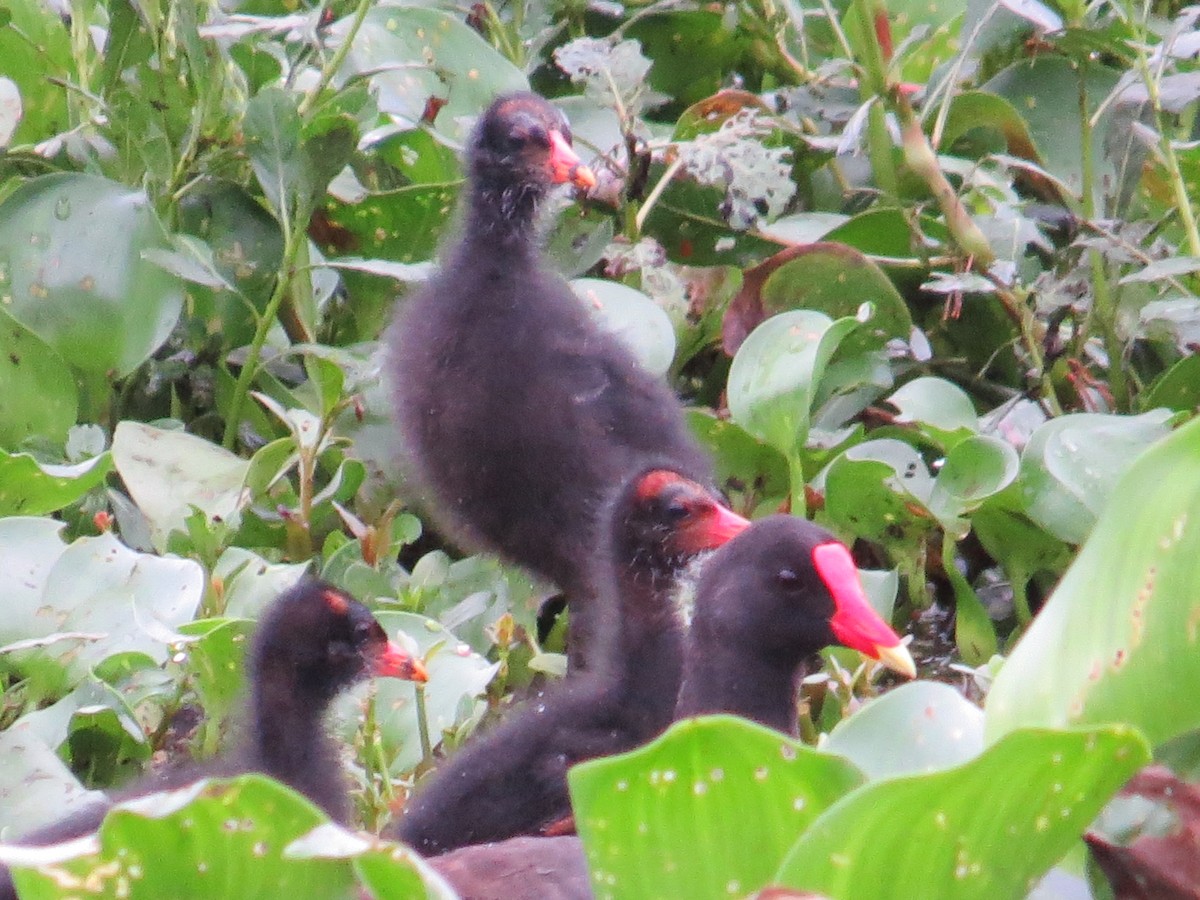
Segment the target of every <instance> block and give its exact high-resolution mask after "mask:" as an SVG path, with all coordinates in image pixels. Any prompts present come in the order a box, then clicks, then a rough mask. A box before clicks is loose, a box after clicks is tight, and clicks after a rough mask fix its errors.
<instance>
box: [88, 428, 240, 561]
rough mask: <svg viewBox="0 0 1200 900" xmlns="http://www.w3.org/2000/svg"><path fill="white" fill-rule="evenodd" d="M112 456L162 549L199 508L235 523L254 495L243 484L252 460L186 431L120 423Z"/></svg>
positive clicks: (114, 438)
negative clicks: (172, 533) (247, 491)
mask: <svg viewBox="0 0 1200 900" xmlns="http://www.w3.org/2000/svg"><path fill="white" fill-rule="evenodd" d="M112 456H113V462H114V464H115V465H116V468H117V472H118V473H120V475H121V479H122V480H123V481H124V482H125V486H126V487H127V488H128V489H129V495H130V496H131V497H132V498H133V500H134V502H135V503H137V505H138V508H139V509H140V510H141V511H142V513H143V514H144V515H145V516H146V519H147V520H148V521H149V522H150V526H151V529H152V530H153V534H154V543H155V545H156V546H158V547H163V546H165V545H166V540H167V536H168V535H169V534H170V533H171V531H172V530H175V529H183V528H184V522H185V520H186V519H187V517H188V516H189V515H190V514H191V513H192V508H193V507H195V508H196V509H199V510H200V511H201V512H203V513H204V515H206V516H207V517H208V518H210V519H214V520H221V521H224V522H228V523H230V524H235V523H236V521H237V513H238V511H239V509H240V508H241V505H242V504H243V502H245V501H246V500H247V499H248V498H247V497H246V495H245V492H244V490H243V487H242V486H243V484H244V482H245V480H246V473H247V472H248V471H249V467H250V464H249V462H248V461H247V460H244V459H242V458H240V457H238V456H235V455H234V454H232V453H230V452H229V451H228V450H225V449H224V448H222V447H220V446H218V445H216V444H213V443H211V442H210V441H206V440H204V439H203V438H200V437H196V436H195V435H191V434H188V433H187V432H185V431H167V430H164V429H162V428H155V427H154V426H153V425H146V424H144V423H141V422H133V421H129V420H126V421H123V422H119V423H118V424H117V427H116V430H115V431H114V432H113V442H112Z"/></svg>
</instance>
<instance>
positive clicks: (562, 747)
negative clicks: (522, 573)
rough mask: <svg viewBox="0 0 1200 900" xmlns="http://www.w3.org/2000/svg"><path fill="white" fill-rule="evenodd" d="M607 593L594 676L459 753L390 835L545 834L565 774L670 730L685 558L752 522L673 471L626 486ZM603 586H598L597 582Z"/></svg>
mask: <svg viewBox="0 0 1200 900" xmlns="http://www.w3.org/2000/svg"><path fill="white" fill-rule="evenodd" d="M609 520H610V529H611V531H612V537H611V538H610V542H609V551H608V552H609V554H611V555H610V556H606V555H605V554H604V553H600V554H597V556H598V558H600V559H607V560H608V562H607V566H608V583H609V585H610V587H609V591H610V593H612V594H613V595H614V596H599V597H597V598H596V599H598V600H600V601H603V602H604V604H605V608H608V609H611V610H613V611H614V613H615V617H614V619H613V620H612V621H603V622H598V623H597V624H598V625H600V628H599V629H598V632H597V638H599V639H600V642H601V644H602V645H601V646H597V647H596V648H595V649H596V650H597V652H596V653H595V666H594V667H593V668H591V669H589V670H588V671H585V672H573V673H569V674H568V675H567V677H566V679H565V680H564V681H563V682H562V683H561V684H559V685H556V686H555V687H554V688H552V689H550V690H548V691H547V692H546V693H545V694H544V695H542V696H540V697H536V698H533V699H531V700H529V701H527V702H526V703H525V704H524V705H523V706H522V707H520V708H519V709H517V710H515V711H514V712H513V714H512V715H510V716H509V717H508V718H507V719H505V720H504V721H502V722H500V723H498V724H497V725H496V726H494V727H493V728H491V729H490V730H488V731H487V732H485V733H484V734H482V735H481V736H480V737H479V738H478V739H477V740H474V741H472V742H471V743H469V744H468V745H467V746H466V747H464V748H463V749H462V750H460V751H458V752H457V753H455V754H454V755H453V756H451V757H450V759H449V760H447V761H446V762H445V763H444V764H443V765H442V766H441V768H440V769H439V770H438V771H437V772H436V773H435V774H434V775H433V776H432V778H431V779H430V781H429V782H428V784H426V785H424V786H422V787H420V788H418V790H417V792H416V794H415V796H414V797H413V798H412V800H411V801H410V802H409V804H408V807H407V808H406V809H405V811H404V815H403V816H402V817H401V818H400V819H399V821H398V822H397V824H396V826H395V828H394V831H393V836H395V837H398V838H399V839H400V840H402V841H405V842H406V843H408V844H411V845H412V846H413V847H415V848H417V849H418V850H420V851H421V852H422V853H426V854H430V855H433V854H438V853H444V852H446V851H448V850H453V849H454V848H456V847H461V846H464V845H467V844H476V843H481V842H484V841H496V840H502V839H504V838H508V837H512V836H514V835H520V834H531V833H538V832H539V831H540V830H541V829H542V828H544V827H545V826H547V825H548V824H550V823H553V822H555V821H556V820H558V819H561V818H563V817H565V816H567V815H569V813H570V803H569V800H568V796H567V782H566V773H567V769H568V768H569V767H570V766H571V765H573V764H574V763H577V762H579V761H581V760H584V759H591V758H593V757H596V756H605V755H608V754H611V753H618V752H621V751H623V750H628V749H630V748H632V747H635V746H637V745H638V744H640V743H642V742H644V741H646V740H649V739H650V738H651V737H653V736H654V735H656V734H658V733H659V732H660V731H662V730H663V729H664V728H666V726H667V725H668V724H670V722H671V717H672V715H673V713H674V708H675V698H676V695H677V693H678V690H679V683H680V677H681V674H682V653H683V623H682V620H681V619H680V616H679V612H678V610H677V608H676V606H675V604H674V603H673V598H672V591H673V588H674V586H675V579H676V576H677V575H678V573H679V572H680V570H681V569H682V568H683V567H684V566H685V564H686V563H687V561H688V560H690V559H692V558H693V557H694V556H696V555H697V554H699V553H701V552H704V551H706V550H711V549H713V548H715V547H718V546H720V545H721V544H722V543H724V542H725V541H726V540H728V539H729V538H730V537H732V536H733V535H734V534H736V533H738V532H739V531H741V530H742V529H744V528H745V527H746V526H747V525H748V524H749V523H748V522H747V521H746V520H745V519H743V518H742V517H741V516H738V515H735V514H734V513H732V512H730V511H729V510H727V509H725V508H724V507H723V506H721V505H720V504H719V503H718V502H717V501H716V500H715V499H714V498H713V496H712V495H711V494H710V493H709V492H708V491H707V490H706V489H705V488H703V487H702V486H700V485H699V484H697V483H696V482H693V481H690V480H688V479H686V478H684V477H683V476H681V475H680V474H678V473H676V472H672V471H669V470H666V469H652V470H651V471H649V472H646V473H643V474H641V475H639V476H637V477H635V478H633V479H632V480H630V481H629V483H627V484H626V485H625V487H624V488H622V490H621V493H620V494H619V495H618V497H617V498H616V500H615V501H614V502H613V504H612V506H611V512H610V515H609ZM599 580H600V579H599V577H597V581H598V582H599Z"/></svg>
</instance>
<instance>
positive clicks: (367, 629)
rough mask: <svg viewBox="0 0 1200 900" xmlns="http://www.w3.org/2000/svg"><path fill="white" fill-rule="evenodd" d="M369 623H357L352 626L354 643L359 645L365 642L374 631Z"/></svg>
mask: <svg viewBox="0 0 1200 900" xmlns="http://www.w3.org/2000/svg"><path fill="white" fill-rule="evenodd" d="M372 626H373V623H371V622H359V623H357V624H356V625H355V626H354V643H356V644H361V643H363V642H364V641H366V640H367V639H368V638H369V637H370V636H371V632H372V631H373V630H374V628H373V627H372Z"/></svg>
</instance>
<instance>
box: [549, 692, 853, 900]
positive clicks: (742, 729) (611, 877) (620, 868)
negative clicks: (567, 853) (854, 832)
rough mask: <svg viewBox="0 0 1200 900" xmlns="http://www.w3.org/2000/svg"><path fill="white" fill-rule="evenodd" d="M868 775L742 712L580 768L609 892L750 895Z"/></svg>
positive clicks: (575, 790) (678, 729) (576, 800)
mask: <svg viewBox="0 0 1200 900" xmlns="http://www.w3.org/2000/svg"><path fill="white" fill-rule="evenodd" d="M861 780H862V776H861V775H860V774H859V772H858V770H857V769H855V768H854V766H852V765H851V764H850V763H848V762H846V761H845V760H843V759H841V758H840V757H837V756H832V755H830V754H827V753H819V752H817V751H815V750H813V749H811V748H809V747H806V746H804V745H803V744H801V743H800V742H798V741H796V740H793V739H792V738H789V737H785V736H784V735H782V734H780V733H779V732H777V731H773V730H771V729H770V728H765V727H763V726H762V725H757V724H755V723H753V722H747V721H745V720H744V719H738V718H735V717H733V716H711V717H705V718H700V719H688V720H685V721H682V722H677V723H676V724H675V725H673V726H672V727H671V728H670V729H669V730H668V731H667V733H666V734H664V735H663V736H662V737H661V738H659V739H658V740H656V741H654V742H653V743H650V744H647V745H646V746H645V747H642V748H640V749H638V750H635V751H633V752H631V753H626V754H622V755H620V756H611V757H608V758H606V759H598V760H593V761H591V762H588V763H583V764H582V765H579V766H576V767H575V768H573V769H572V770H571V772H570V775H569V781H570V785H571V804H572V806H573V808H574V810H575V824H576V826H577V827H578V829H579V835H580V837H582V838H583V842H584V847H585V849H586V851H587V856H588V867H589V869H590V870H591V875H592V882H593V884H594V885H595V886H596V887H597V889H598V890H600V891H601V893H603V895H604V896H608V897H614V898H616V897H631V898H636V897H688V898H689V900H703V898H706V897H729V896H736V897H743V896H746V895H747V894H748V893H750V892H752V891H754V890H757V889H758V888H760V887H762V886H763V885H764V884H765V883H766V881H767V879H768V878H770V876H771V873H772V871H773V870H774V869H775V866H776V865H777V864H778V863H779V861H780V860H781V859H782V858H783V855H784V853H785V852H786V851H787V849H788V847H790V846H791V845H792V842H793V841H794V840H795V839H796V836H797V835H799V834H800V833H801V832H802V831H803V830H804V829H805V828H806V827H807V826H808V825H809V823H811V822H812V821H813V820H814V819H815V818H816V817H817V816H818V815H819V814H820V813H821V812H822V811H823V810H825V809H827V808H828V807H829V806H830V805H831V804H832V803H833V802H834V801H835V800H837V798H838V797H840V796H842V795H843V794H844V793H846V792H847V791H849V790H850V789H851V788H853V787H854V786H855V785H857V784H859V783H860V782H861Z"/></svg>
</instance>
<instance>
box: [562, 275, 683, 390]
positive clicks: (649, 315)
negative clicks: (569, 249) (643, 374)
mask: <svg viewBox="0 0 1200 900" xmlns="http://www.w3.org/2000/svg"><path fill="white" fill-rule="evenodd" d="M571 289H572V290H573V291H574V292H575V295H576V296H577V297H578V298H579V300H580V302H581V303H582V304H583V306H584V308H586V309H587V310H588V312H590V313H591V314H592V316H593V317H594V318H595V319H596V321H597V323H598V324H599V325H600V326H601V327H602V328H603V329H604V330H605V331H607V332H609V333H611V334H612V335H614V336H615V337H617V338H618V339H620V341H621V342H622V343H623V344H625V346H626V347H628V348H629V350H630V351H631V352H632V353H633V355H634V357H635V358H636V359H637V361H638V362H640V363H641V364H642V366H643V367H644V368H645V369H646V370H647V371H649V372H653V373H654V374H655V375H665V374H666V372H667V370H668V369H670V368H671V361H672V360H673V359H674V358H675V329H674V328H673V327H672V326H671V320H670V318H668V317H667V314H666V313H665V312H664V311H663V309H662V307H660V306H659V305H658V304H656V303H655V302H654V301H653V300H651V299H650V298H649V297H647V296H646V295H645V294H643V293H642V292H641V291H638V290H634V289H633V288H631V287H626V286H625V285H623V284H621V283H620V282H616V281H606V280H604V279H601V278H576V279H575V280H574V281H572V282H571Z"/></svg>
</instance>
